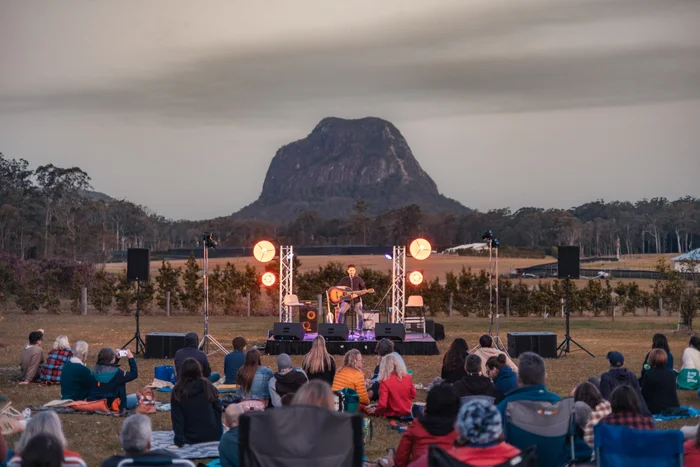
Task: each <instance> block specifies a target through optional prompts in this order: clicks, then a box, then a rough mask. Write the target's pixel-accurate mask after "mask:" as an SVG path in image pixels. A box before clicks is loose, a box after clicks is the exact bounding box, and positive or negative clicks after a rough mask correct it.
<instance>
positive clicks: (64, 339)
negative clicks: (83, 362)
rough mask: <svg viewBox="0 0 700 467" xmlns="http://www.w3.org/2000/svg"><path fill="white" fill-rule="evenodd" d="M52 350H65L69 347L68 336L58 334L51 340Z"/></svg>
mask: <svg viewBox="0 0 700 467" xmlns="http://www.w3.org/2000/svg"><path fill="white" fill-rule="evenodd" d="M53 349H54V350H65V349H70V342H69V341H68V336H58V337H57V338H56V340H55V341H54V342H53Z"/></svg>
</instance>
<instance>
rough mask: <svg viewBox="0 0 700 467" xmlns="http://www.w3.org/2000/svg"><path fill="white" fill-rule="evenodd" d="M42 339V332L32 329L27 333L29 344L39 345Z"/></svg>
mask: <svg viewBox="0 0 700 467" xmlns="http://www.w3.org/2000/svg"><path fill="white" fill-rule="evenodd" d="M42 340H44V333H43V332H39V331H32V332H30V333H29V345H41V341H42Z"/></svg>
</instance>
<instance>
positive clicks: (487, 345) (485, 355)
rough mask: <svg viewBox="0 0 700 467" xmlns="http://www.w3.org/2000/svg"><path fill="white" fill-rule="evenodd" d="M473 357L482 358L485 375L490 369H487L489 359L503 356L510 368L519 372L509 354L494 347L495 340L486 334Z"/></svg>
mask: <svg viewBox="0 0 700 467" xmlns="http://www.w3.org/2000/svg"><path fill="white" fill-rule="evenodd" d="M472 355H478V356H479V357H480V358H481V373H482V374H484V375H485V374H486V372H487V370H488V368H486V363H487V362H488V360H489V358H492V357H498V356H499V355H502V356H503V357H504V358H505V360H506V365H508V368H510V369H511V370H513V371H514V372H516V373H517V371H518V367H517V365H516V364H515V363H513V360H511V359H510V357H509V356H508V354H506V353H505V352H502V351H501V350H499V349H498V348H497V347H495V346H494V343H493V338H492V337H491V336H489V335H488V334H484V335H483V336H481V337H480V338H479V347H477V348H476V349H474V351H473V352H472Z"/></svg>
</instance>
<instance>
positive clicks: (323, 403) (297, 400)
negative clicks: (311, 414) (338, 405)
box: [292, 379, 335, 410]
mask: <svg viewBox="0 0 700 467" xmlns="http://www.w3.org/2000/svg"><path fill="white" fill-rule="evenodd" d="M292 405H314V406H316V407H323V408H326V409H328V410H335V398H334V396H333V391H331V387H330V385H329V384H328V383H327V382H325V381H323V380H320V379H313V380H311V381H309V382H308V383H305V384H304V385H303V386H302V387H300V388H299V390H298V391H297V392H296V393H295V394H294V399H292Z"/></svg>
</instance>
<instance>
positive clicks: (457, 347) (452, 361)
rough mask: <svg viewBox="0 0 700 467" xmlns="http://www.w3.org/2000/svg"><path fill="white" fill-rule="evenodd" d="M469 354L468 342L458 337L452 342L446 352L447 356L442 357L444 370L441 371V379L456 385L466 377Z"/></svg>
mask: <svg viewBox="0 0 700 467" xmlns="http://www.w3.org/2000/svg"><path fill="white" fill-rule="evenodd" d="M468 352H469V346H468V345H467V341H465V340H464V339H462V338H461V337H458V338H457V339H455V340H453V341H452V344H450V348H449V349H447V352H445V356H444V357H442V370H440V378H442V379H443V381H447V382H448V383H456V382H457V381H459V380H460V379H462V378H463V377H464V376H466V374H467V373H466V372H465V370H464V365H465V364H466V358H467V353H468Z"/></svg>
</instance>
